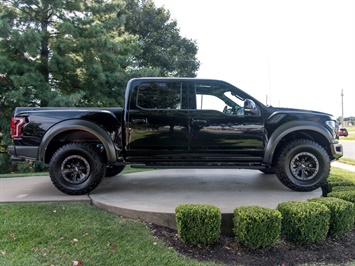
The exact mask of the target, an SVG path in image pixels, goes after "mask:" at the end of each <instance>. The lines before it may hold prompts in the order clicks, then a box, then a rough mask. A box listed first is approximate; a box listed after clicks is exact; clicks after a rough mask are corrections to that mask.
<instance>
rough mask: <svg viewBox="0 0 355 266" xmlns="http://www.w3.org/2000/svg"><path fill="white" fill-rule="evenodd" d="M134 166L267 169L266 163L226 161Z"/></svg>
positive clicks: (141, 166) (139, 165)
mask: <svg viewBox="0 0 355 266" xmlns="http://www.w3.org/2000/svg"><path fill="white" fill-rule="evenodd" d="M131 167H132V168H155V169H171V168H179V169H211V168H216V169H256V170H259V169H265V168H267V166H266V165H264V164H255V165H253V164H226V163H213V164H212V163H210V164H185V165H184V164H176V163H175V164H132V165H131Z"/></svg>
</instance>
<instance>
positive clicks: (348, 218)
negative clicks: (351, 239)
mask: <svg viewBox="0 0 355 266" xmlns="http://www.w3.org/2000/svg"><path fill="white" fill-rule="evenodd" d="M308 201H311V202H316V203H319V204H322V205H324V206H326V207H327V208H328V209H329V210H330V223H329V232H328V234H329V235H332V236H340V235H343V234H345V233H347V232H349V231H351V230H352V228H353V226H354V219H355V209H354V204H353V203H351V202H349V201H345V200H342V199H338V198H331V197H329V198H312V199H309V200H308Z"/></svg>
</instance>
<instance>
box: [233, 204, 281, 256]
mask: <svg viewBox="0 0 355 266" xmlns="http://www.w3.org/2000/svg"><path fill="white" fill-rule="evenodd" d="M281 219H282V217H281V213H280V212H279V211H277V210H272V209H269V208H265V207H260V206H246V207H244V206H243V207H238V208H235V209H234V218H233V225H234V226H233V232H234V235H235V237H236V239H237V240H238V241H240V242H241V243H243V244H244V245H246V246H248V247H251V248H254V249H256V248H262V247H265V246H269V245H272V244H273V243H275V242H276V241H277V240H278V239H279V237H280V234H281Z"/></svg>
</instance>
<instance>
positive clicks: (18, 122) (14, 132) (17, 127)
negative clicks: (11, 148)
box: [10, 117, 26, 139]
mask: <svg viewBox="0 0 355 266" xmlns="http://www.w3.org/2000/svg"><path fill="white" fill-rule="evenodd" d="M25 123H26V118H25V117H12V118H11V122H10V134H11V137H12V138H13V139H17V138H20V137H21V127H22V126H23V125H24V124H25Z"/></svg>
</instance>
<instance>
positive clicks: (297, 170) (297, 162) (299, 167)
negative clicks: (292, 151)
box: [290, 152, 319, 181]
mask: <svg viewBox="0 0 355 266" xmlns="http://www.w3.org/2000/svg"><path fill="white" fill-rule="evenodd" d="M290 169H291V173H292V175H293V176H294V177H295V178H296V179H298V180H301V181H307V180H311V179H313V178H314V177H315V176H316V175H317V173H318V171H319V162H318V159H317V158H316V157H315V156H314V155H313V154H311V153H309V152H301V153H298V154H296V155H295V156H294V157H293V158H292V160H291V163H290Z"/></svg>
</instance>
